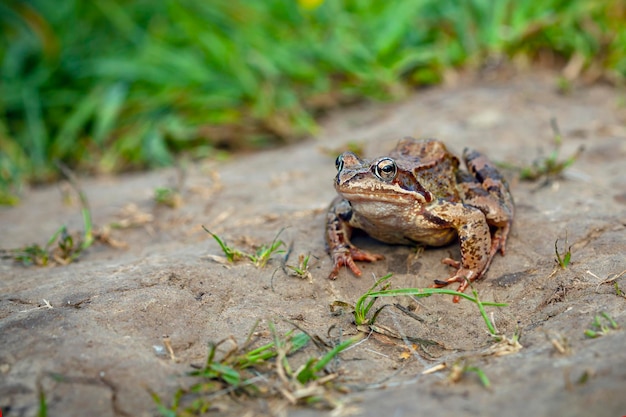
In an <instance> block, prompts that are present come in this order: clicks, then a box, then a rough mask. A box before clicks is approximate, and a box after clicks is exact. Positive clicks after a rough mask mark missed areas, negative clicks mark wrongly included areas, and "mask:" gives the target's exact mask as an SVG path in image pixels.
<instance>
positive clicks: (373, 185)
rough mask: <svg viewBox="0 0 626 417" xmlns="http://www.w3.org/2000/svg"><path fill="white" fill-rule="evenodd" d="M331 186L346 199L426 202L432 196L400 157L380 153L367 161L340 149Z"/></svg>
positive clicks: (380, 201)
mask: <svg viewBox="0 0 626 417" xmlns="http://www.w3.org/2000/svg"><path fill="white" fill-rule="evenodd" d="M335 166H336V167H337V176H336V177H335V189H336V190H337V192H338V193H339V194H341V195H342V196H343V197H344V198H345V199H347V200H349V201H350V202H367V201H370V202H379V203H391V204H397V205H402V204H415V203H418V204H426V203H429V202H430V201H432V199H433V196H432V194H431V193H429V192H428V191H427V190H426V189H424V187H423V186H422V185H421V184H420V182H419V181H418V179H417V178H416V177H415V175H414V174H413V171H412V170H411V169H409V168H408V167H404V166H403V163H402V161H398V160H395V159H393V158H390V157H388V156H382V157H379V158H376V159H373V160H371V161H368V160H363V159H360V158H359V157H358V156H357V155H356V154H354V153H352V152H344V153H342V154H341V155H339V156H338V157H337V160H336V161H335Z"/></svg>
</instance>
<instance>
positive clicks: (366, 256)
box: [350, 246, 385, 262]
mask: <svg viewBox="0 0 626 417" xmlns="http://www.w3.org/2000/svg"><path fill="white" fill-rule="evenodd" d="M350 255H351V256H352V259H354V260H355V261H365V262H376V261H380V260H381V259H385V257H384V256H383V255H380V254H377V253H371V252H367V251H364V250H361V249H359V248H357V247H355V246H353V247H351V248H350Z"/></svg>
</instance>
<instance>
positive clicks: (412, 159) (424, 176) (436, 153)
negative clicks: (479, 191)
mask: <svg viewBox="0 0 626 417" xmlns="http://www.w3.org/2000/svg"><path fill="white" fill-rule="evenodd" d="M390 157H392V158H394V159H395V160H396V163H397V164H398V165H399V166H401V167H402V168H403V169H405V170H407V171H410V172H412V173H413V175H414V176H415V178H416V180H417V181H418V182H419V183H420V184H421V185H422V187H423V188H424V189H426V190H428V191H429V192H430V193H431V194H432V195H433V197H434V198H443V199H446V200H448V201H460V196H459V192H458V190H457V187H456V185H457V184H456V173H457V171H458V169H459V160H458V158H457V157H455V156H454V155H452V154H451V153H450V152H448V149H447V148H446V145H444V144H443V142H440V141H438V140H436V139H423V140H418V139H414V138H411V137H405V138H403V139H402V140H400V142H398V145H397V146H396V148H395V149H394V150H393V151H392V152H391V154H390Z"/></svg>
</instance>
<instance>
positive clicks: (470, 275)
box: [432, 258, 478, 303]
mask: <svg viewBox="0 0 626 417" xmlns="http://www.w3.org/2000/svg"><path fill="white" fill-rule="evenodd" d="M447 261H451V262H452V263H454V264H455V265H458V264H460V262H457V261H454V260H453V259H450V258H445V259H443V260H442V262H444V263H448V262H447ZM455 265H452V266H455ZM476 278H478V276H476V273H475V272H474V271H472V270H471V269H465V268H459V270H458V271H457V272H456V274H454V276H451V277H450V278H448V279H447V280H445V281H442V280H439V279H436V280H435V283H434V284H433V285H432V288H443V287H446V286H448V285H450V284H452V283H454V282H460V283H461V284H460V285H459V288H457V291H458V292H465V290H466V289H467V287H469V285H470V283H471V282H472V281H474V280H475V279H476ZM460 300H461V297H460V296H458V295H455V296H454V297H453V298H452V302H453V303H458V302H459V301H460Z"/></svg>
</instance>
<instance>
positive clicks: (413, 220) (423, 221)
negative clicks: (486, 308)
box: [326, 137, 514, 302]
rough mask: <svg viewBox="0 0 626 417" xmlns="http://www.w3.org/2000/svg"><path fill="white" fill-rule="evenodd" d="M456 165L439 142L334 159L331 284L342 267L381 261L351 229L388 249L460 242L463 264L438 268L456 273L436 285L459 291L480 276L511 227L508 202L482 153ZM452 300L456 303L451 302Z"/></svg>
mask: <svg viewBox="0 0 626 417" xmlns="http://www.w3.org/2000/svg"><path fill="white" fill-rule="evenodd" d="M463 160H464V161H465V165H466V166H467V168H468V171H469V172H467V171H465V170H462V169H460V168H459V160H458V159H457V158H456V157H455V156H454V155H452V154H451V153H450V152H448V150H447V149H446V147H445V145H444V144H443V143H441V142H439V141H437V140H432V139H430V140H416V139H413V138H409V137H407V138H404V139H402V140H401V141H400V142H399V143H398V145H397V146H396V148H395V149H394V150H393V151H392V152H391V153H390V154H389V156H383V157H379V158H376V159H373V160H372V161H368V160H362V159H360V158H359V157H358V156H356V155H355V154H354V153H352V152H344V153H343V154H341V155H339V157H337V161H336V166H337V176H336V178H335V188H336V189H337V192H338V193H339V196H338V197H337V198H336V199H335V200H334V201H333V202H332V204H331V205H330V207H329V210H328V218H327V224H326V241H327V243H328V249H329V252H330V255H331V257H332V260H333V265H334V266H333V270H332V271H331V273H330V275H329V278H330V279H336V278H337V275H338V274H339V270H340V268H341V267H342V266H347V267H348V268H350V270H351V271H352V272H353V273H354V274H355V275H361V270H360V269H359V268H358V267H357V266H356V264H355V263H354V261H367V262H373V261H376V260H379V259H382V258H383V257H382V255H378V254H374V253H369V252H366V251H364V250H361V249H359V248H357V247H356V246H354V245H353V244H352V243H351V242H350V234H351V231H352V229H353V228H357V229H362V230H364V231H365V232H367V233H368V234H369V235H370V236H372V237H373V238H375V239H378V240H380V241H382V242H386V243H394V244H416V243H421V244H426V245H428V246H442V245H446V244H448V243H450V242H451V241H452V240H454V238H455V237H457V236H458V239H459V242H460V245H461V261H460V262H458V261H455V260H453V259H450V258H445V259H443V261H442V262H443V263H445V264H448V265H450V266H452V267H454V268H456V269H457V271H456V273H455V274H454V275H453V276H452V277H450V278H448V279H446V280H443V281H441V280H435V284H434V287H437V288H439V287H444V286H446V285H448V284H450V283H453V282H459V283H460V286H459V289H458V290H459V291H461V292H462V291H464V290H465V289H466V288H467V287H468V285H469V283H470V282H472V281H474V280H476V279H478V278H480V277H481V276H482V275H483V274H484V273H485V271H486V270H487V268H489V265H490V263H491V261H492V259H493V257H494V255H495V254H496V253H497V252H498V251H500V252H501V253H502V255H504V251H505V246H506V239H507V236H508V234H509V231H510V229H511V223H512V222H513V211H514V206H513V197H512V196H511V193H510V192H509V188H508V185H507V183H506V181H505V179H504V178H503V177H502V175H501V174H500V173H499V172H498V170H497V169H496V168H495V166H494V164H493V163H492V162H491V161H489V159H487V157H486V156H484V155H483V154H481V153H479V152H476V151H473V150H469V149H465V151H464V152H463ZM454 301H455V302H458V297H455V299H454Z"/></svg>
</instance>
